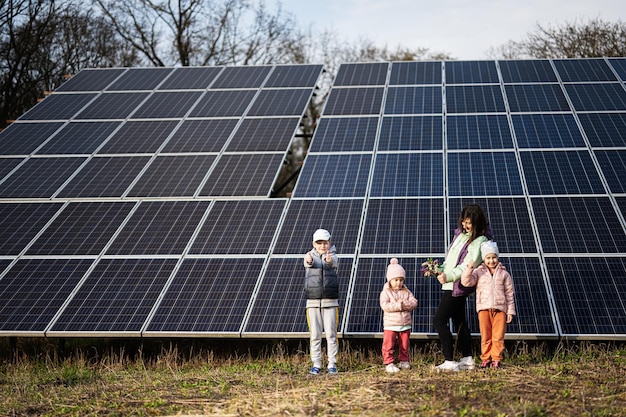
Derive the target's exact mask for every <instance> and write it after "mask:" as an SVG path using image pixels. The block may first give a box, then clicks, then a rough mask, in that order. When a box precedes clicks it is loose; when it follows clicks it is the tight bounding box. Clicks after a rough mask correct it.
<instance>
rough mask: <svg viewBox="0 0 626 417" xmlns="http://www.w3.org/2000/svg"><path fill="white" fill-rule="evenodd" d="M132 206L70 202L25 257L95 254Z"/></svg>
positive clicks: (121, 203)
mask: <svg viewBox="0 0 626 417" xmlns="http://www.w3.org/2000/svg"><path fill="white" fill-rule="evenodd" d="M134 204H135V203H130V202H128V203H126V202H112V203H71V204H69V205H68V206H67V207H65V208H64V209H63V211H62V212H61V214H60V215H59V216H57V217H56V218H55V219H54V221H53V222H52V224H51V225H50V226H48V227H47V228H46V229H45V230H44V232H43V233H42V235H41V236H39V237H38V238H37V240H36V241H35V242H34V243H33V245H32V246H31V247H30V248H29V249H28V251H27V252H26V254H27V255H98V254H99V253H100V252H101V251H102V249H103V248H104V246H105V245H106V244H107V243H108V241H109V240H110V239H111V237H112V236H113V234H114V233H115V231H116V230H117V228H118V227H119V226H120V225H121V224H122V222H123V221H124V219H125V218H126V216H127V215H128V213H130V211H131V210H132V208H133V206H134Z"/></svg>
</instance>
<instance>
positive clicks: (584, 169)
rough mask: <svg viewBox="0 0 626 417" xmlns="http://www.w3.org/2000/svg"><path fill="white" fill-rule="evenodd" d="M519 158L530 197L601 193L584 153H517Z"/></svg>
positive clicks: (599, 183)
mask: <svg viewBox="0 0 626 417" xmlns="http://www.w3.org/2000/svg"><path fill="white" fill-rule="evenodd" d="M520 156H521V158H522V165H523V167H524V172H525V175H526V183H527V185H528V193H529V194H531V195H542V194H543V195H546V194H548V195H549V194H594V193H601V194H603V193H604V187H603V186H602V182H601V180H600V176H599V175H598V171H597V170H596V169H595V167H594V165H593V162H592V160H591V155H589V152H587V151H545V152H521V153H520Z"/></svg>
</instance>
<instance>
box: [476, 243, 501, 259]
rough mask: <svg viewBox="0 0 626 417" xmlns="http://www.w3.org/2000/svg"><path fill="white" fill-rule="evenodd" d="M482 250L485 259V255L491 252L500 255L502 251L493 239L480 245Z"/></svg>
mask: <svg viewBox="0 0 626 417" xmlns="http://www.w3.org/2000/svg"><path fill="white" fill-rule="evenodd" d="M480 252H481V253H482V255H483V259H485V256H487V255H489V254H490V253H495V254H496V256H500V252H498V244H497V243H496V242H494V241H493V240H488V241H486V242H484V243H483V244H482V245H480Z"/></svg>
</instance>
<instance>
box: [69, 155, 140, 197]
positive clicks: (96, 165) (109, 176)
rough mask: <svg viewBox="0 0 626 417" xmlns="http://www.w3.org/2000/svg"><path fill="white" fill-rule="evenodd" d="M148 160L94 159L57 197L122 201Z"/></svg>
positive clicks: (123, 158)
mask: <svg viewBox="0 0 626 417" xmlns="http://www.w3.org/2000/svg"><path fill="white" fill-rule="evenodd" d="M149 160H150V158H149V157H147V156H136V157H98V158H93V159H91V160H90V161H89V162H87V164H86V165H85V166H84V167H83V168H82V169H81V170H80V172H79V173H78V175H76V176H75V177H74V178H73V179H72V180H71V181H70V182H68V183H67V184H66V185H65V186H64V187H63V189H62V190H61V191H60V192H59V193H58V194H57V197H59V198H76V197H121V196H122V195H123V194H124V192H125V191H126V190H127V189H128V187H129V186H130V185H131V184H132V183H133V181H134V180H135V178H136V177H137V175H139V173H140V172H141V171H142V170H143V169H144V167H145V166H146V164H147V163H148V161H149Z"/></svg>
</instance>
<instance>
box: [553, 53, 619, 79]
mask: <svg viewBox="0 0 626 417" xmlns="http://www.w3.org/2000/svg"><path fill="white" fill-rule="evenodd" d="M553 62H554V66H555V67H556V70H557V71H558V73H559V76H560V77H561V81H563V82H564V83H568V82H587V81H617V78H616V77H615V74H613V71H611V69H610V68H609V66H608V65H607V63H606V61H605V60H604V59H555V60H554V61H553Z"/></svg>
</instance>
